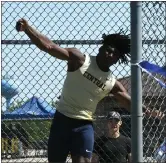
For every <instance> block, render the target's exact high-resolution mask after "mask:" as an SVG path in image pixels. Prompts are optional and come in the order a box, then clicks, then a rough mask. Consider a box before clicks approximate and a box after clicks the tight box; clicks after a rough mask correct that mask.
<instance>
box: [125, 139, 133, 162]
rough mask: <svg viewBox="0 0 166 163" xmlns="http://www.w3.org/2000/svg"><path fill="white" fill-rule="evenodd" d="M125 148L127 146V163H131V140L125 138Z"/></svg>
mask: <svg viewBox="0 0 166 163" xmlns="http://www.w3.org/2000/svg"><path fill="white" fill-rule="evenodd" d="M126 146H127V163H132V158H131V139H130V138H129V137H126Z"/></svg>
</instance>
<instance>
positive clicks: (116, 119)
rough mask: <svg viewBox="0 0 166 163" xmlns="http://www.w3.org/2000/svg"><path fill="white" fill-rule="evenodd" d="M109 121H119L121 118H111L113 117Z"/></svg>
mask: <svg viewBox="0 0 166 163" xmlns="http://www.w3.org/2000/svg"><path fill="white" fill-rule="evenodd" d="M108 121H109V122H110V123H112V122H116V123H118V122H119V121H120V119H118V118H111V119H109V120H108Z"/></svg>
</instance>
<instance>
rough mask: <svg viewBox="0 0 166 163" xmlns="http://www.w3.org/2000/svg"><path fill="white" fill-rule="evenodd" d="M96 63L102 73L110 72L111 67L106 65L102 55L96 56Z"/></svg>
mask: <svg viewBox="0 0 166 163" xmlns="http://www.w3.org/2000/svg"><path fill="white" fill-rule="evenodd" d="M96 63H97V66H98V67H99V69H100V70H101V71H104V72H108V71H109V66H108V65H105V63H104V61H103V60H102V58H101V57H100V55H97V56H96Z"/></svg>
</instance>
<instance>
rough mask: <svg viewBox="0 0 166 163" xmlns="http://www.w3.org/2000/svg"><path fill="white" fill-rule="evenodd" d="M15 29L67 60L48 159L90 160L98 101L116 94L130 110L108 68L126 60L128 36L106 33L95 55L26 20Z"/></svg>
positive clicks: (41, 47)
mask: <svg viewBox="0 0 166 163" xmlns="http://www.w3.org/2000/svg"><path fill="white" fill-rule="evenodd" d="M16 29H17V31H24V32H25V34H26V35H27V36H28V37H29V38H30V40H31V41H32V42H33V43H34V44H35V45H36V46H37V47H38V48H39V49H40V50H42V51H44V52H46V53H49V54H50V55H52V56H53V57H56V58H57V59H60V60H66V61H67V76H66V80H65V82H64V85H63V90H62V94H61V98H60V100H59V103H58V106H57V111H56V113H55V116H54V119H53V122H52V126H51V130H50V136H49V141H48V160H49V162H50V163H54V162H65V160H66V157H67V156H68V153H69V152H70V153H71V157H72V162H73V163H83V162H86V163H88V162H90V159H91V156H92V151H93V144H94V131H93V124H92V121H93V113H94V112H95V110H96V106H97V104H98V102H99V101H100V100H101V99H102V98H104V97H105V96H107V95H108V94H113V95H114V97H115V98H116V99H117V100H118V101H119V104H120V105H122V106H123V108H126V109H128V110H130V104H131V98H130V96H129V95H128V94H127V92H126V90H125V89H124V87H123V86H122V84H121V83H120V82H118V81H117V80H116V79H115V78H114V77H113V76H112V73H111V71H110V69H109V68H110V66H112V65H113V64H115V63H117V62H118V61H120V62H121V63H125V62H127V56H128V55H129V53H130V39H129V37H128V36H127V35H122V34H119V33H118V34H111V35H107V36H106V35H104V36H103V45H102V46H101V47H100V48H99V53H98V55H97V56H96V57H95V56H88V55H84V54H82V53H81V52H80V51H79V50H78V49H76V48H61V47H60V46H58V45H56V44H55V43H53V42H52V41H51V40H50V39H48V38H47V37H46V36H44V35H42V34H40V33H39V32H37V31H36V30H35V29H33V28H32V27H31V26H30V25H29V24H28V22H27V21H26V20H25V19H20V20H19V21H18V22H17V24H16ZM143 111H144V112H146V114H148V115H152V116H154V117H159V118H160V117H162V116H163V114H162V113H161V112H159V111H151V110H150V109H148V108H146V107H145V106H143Z"/></svg>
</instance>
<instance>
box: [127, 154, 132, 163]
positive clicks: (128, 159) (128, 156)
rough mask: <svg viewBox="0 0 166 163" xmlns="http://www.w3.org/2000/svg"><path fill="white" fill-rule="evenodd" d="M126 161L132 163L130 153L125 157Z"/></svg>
mask: <svg viewBox="0 0 166 163" xmlns="http://www.w3.org/2000/svg"><path fill="white" fill-rule="evenodd" d="M127 161H128V163H132V161H131V153H129V154H128V155H127Z"/></svg>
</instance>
